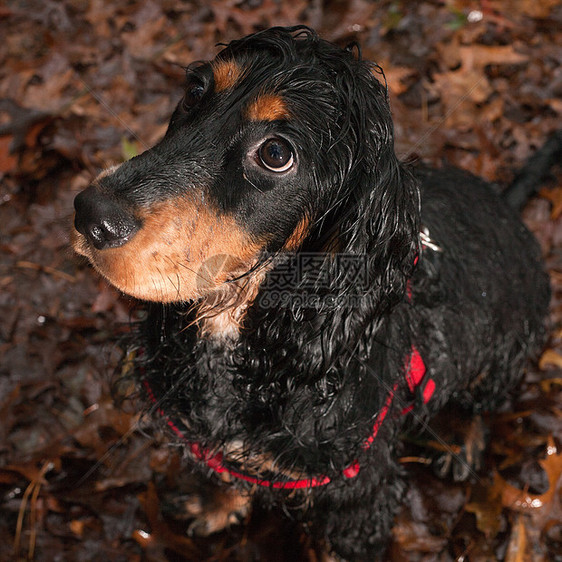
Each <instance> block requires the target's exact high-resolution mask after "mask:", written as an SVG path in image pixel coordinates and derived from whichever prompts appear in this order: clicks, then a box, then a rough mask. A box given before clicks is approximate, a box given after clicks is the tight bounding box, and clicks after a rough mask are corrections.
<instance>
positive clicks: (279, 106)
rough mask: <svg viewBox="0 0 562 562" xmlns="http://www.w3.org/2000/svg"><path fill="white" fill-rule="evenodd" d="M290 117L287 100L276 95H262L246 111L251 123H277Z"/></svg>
mask: <svg viewBox="0 0 562 562" xmlns="http://www.w3.org/2000/svg"><path fill="white" fill-rule="evenodd" d="M289 116H290V115H289V110H288V109H287V104H286V103H285V100H284V99H283V98H282V97H281V96H279V95H276V94H262V95H261V96H259V97H258V98H256V99H255V100H254V101H253V102H251V103H250V105H249V106H248V107H247V109H246V117H247V118H248V119H250V120H251V121H275V120H276V119H288V118H289Z"/></svg>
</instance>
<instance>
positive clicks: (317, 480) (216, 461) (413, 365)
mask: <svg viewBox="0 0 562 562" xmlns="http://www.w3.org/2000/svg"><path fill="white" fill-rule="evenodd" d="M425 373H426V369H425V364H424V362H423V359H422V358H421V355H420V354H419V352H418V350H417V349H416V348H415V347H412V351H411V353H410V356H409V357H408V359H407V361H406V365H405V376H406V382H407V384H408V388H409V389H410V391H411V392H412V393H413V392H414V391H415V390H416V388H417V387H419V386H420V385H421V383H422V381H423V380H424V377H425ZM144 387H145V389H146V392H147V394H148V397H149V399H150V401H151V402H152V403H153V404H157V403H158V399H157V398H156V396H155V395H154V392H153V391H152V388H151V387H150V383H149V382H148V381H146V380H145V381H144ZM397 388H398V382H396V383H395V384H394V386H393V387H392V388H391V389H390V390H389V392H388V395H387V397H386V399H385V401H384V405H383V407H382V408H381V410H380V412H379V413H378V415H377V417H376V419H375V423H374V425H373V429H372V431H371V434H370V435H369V437H367V439H366V440H365V441H364V442H363V444H362V448H363V449H364V450H366V449H369V447H370V446H371V445H372V444H373V442H374V440H375V438H376V436H377V434H378V432H379V429H380V428H381V426H382V423H383V422H384V420H385V418H386V416H387V414H388V412H389V410H390V407H391V405H392V402H393V400H394V395H395V393H396V390H397ZM434 392H435V382H434V381H433V379H428V380H427V382H426V384H425V388H424V389H423V392H422V399H423V402H424V404H426V403H427V402H428V401H429V399H430V398H431V396H432V395H433V393H434ZM413 408H414V405H413V404H410V405H409V406H407V407H405V408H404V409H403V410H402V415H406V414H407V413H409V412H411V411H412V410H413ZM158 413H159V414H160V415H161V416H163V417H164V418H165V419H166V422H167V424H168V426H169V427H170V428H171V429H172V431H173V432H174V433H175V434H176V435H177V436H178V437H180V438H181V439H183V440H184V441H186V443H187V445H188V446H189V449H190V451H191V453H192V454H193V456H194V457H195V458H197V459H198V460H200V461H203V462H205V463H206V464H207V466H208V467H209V468H211V469H213V470H214V471H215V472H217V473H219V474H220V473H227V474H229V475H230V476H232V477H234V478H238V479H240V480H245V481H246V482H250V483H252V484H257V485H259V486H266V487H268V488H277V489H285V490H296V489H302V488H315V487H318V486H325V485H326V484H328V483H329V482H330V481H331V479H330V477H329V476H317V477H313V478H300V479H294V480H291V479H284V480H274V479H273V478H269V479H268V478H260V477H258V476H252V475H249V474H244V473H243V472H240V471H237V470H235V469H232V468H230V467H228V466H226V464H225V463H224V460H223V455H222V453H220V452H219V453H214V454H213V453H212V452H210V451H209V450H208V449H203V448H202V447H201V446H200V445H199V443H192V442H190V441H189V440H188V439H187V438H186V437H185V435H184V434H183V432H182V430H181V429H180V428H179V426H178V424H177V423H175V422H174V421H173V420H172V419H171V418H170V417H169V416H168V415H167V414H166V413H165V412H164V411H163V410H162V409H161V408H158ZM360 470H361V466H360V465H359V462H358V461H357V460H355V461H353V462H352V463H351V464H350V465H349V466H348V467H346V468H345V469H344V470H343V471H342V473H343V475H344V476H345V477H346V478H354V477H355V476H357V475H358V474H359V471H360Z"/></svg>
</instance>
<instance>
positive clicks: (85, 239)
mask: <svg viewBox="0 0 562 562" xmlns="http://www.w3.org/2000/svg"><path fill="white" fill-rule="evenodd" d="M96 198H97V200H96ZM93 200H96V201H95V202H94V201H93ZM75 207H76V215H75V228H74V229H73V234H72V245H73V247H74V250H75V251H76V252H77V253H78V254H80V255H82V256H85V257H86V258H88V260H89V261H90V262H91V263H92V265H93V266H94V267H95V269H96V270H97V271H98V272H99V273H101V275H103V276H104V277H105V278H106V279H107V280H108V281H109V282H110V283H111V284H113V285H114V286H115V287H117V288H118V289H119V290H121V291H123V292H124V293H126V294H128V295H130V296H133V297H135V298H138V299H142V300H147V301H154V302H162V303H167V302H185V301H193V300H196V299H199V298H201V297H203V296H205V295H208V294H209V293H211V292H213V291H214V290H216V289H218V288H219V287H221V286H222V285H223V284H224V283H226V282H228V281H229V280H231V279H234V278H236V277H239V276H241V275H244V273H245V272H247V271H248V270H249V269H251V266H252V264H253V263H255V261H256V259H257V258H258V256H259V253H260V251H261V249H262V247H263V244H260V243H259V242H257V241H256V240H254V239H253V238H252V236H250V234H249V233H247V232H245V231H244V229H243V228H241V227H240V226H239V225H238V224H236V222H235V221H234V220H233V219H232V218H231V217H228V216H227V215H221V214H220V213H218V211H215V210H214V209H213V208H212V207H211V206H209V203H208V202H206V203H205V204H203V203H202V202H199V203H197V202H195V201H192V200H189V199H187V198H183V197H178V198H175V199H169V200H167V201H164V202H160V203H158V204H155V205H152V206H151V207H150V209H148V210H144V211H142V212H137V213H135V214H133V213H132V212H130V211H128V210H126V209H124V208H120V207H119V206H118V205H116V204H115V202H114V201H108V200H104V196H103V194H100V193H99V190H97V189H96V188H95V187H94V186H92V187H90V188H88V189H87V190H85V192H83V194H80V195H79V196H78V197H77V198H76V202H75Z"/></svg>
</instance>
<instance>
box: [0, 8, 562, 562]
mask: <svg viewBox="0 0 562 562" xmlns="http://www.w3.org/2000/svg"><path fill="white" fill-rule="evenodd" d="M296 23H304V24H308V25H310V26H312V27H314V28H315V29H317V30H318V31H319V32H320V34H321V35H322V36H323V37H324V38H326V39H329V40H332V41H335V42H337V43H339V44H341V45H345V44H347V43H348V42H351V41H354V40H357V41H359V42H360V44H361V45H362V50H363V56H364V57H365V58H368V59H370V60H374V61H376V62H377V63H379V64H380V65H381V66H382V67H383V68H384V70H385V73H386V78H387V80H388V84H389V87H390V92H391V100H392V109H393V113H394V117H395V123H396V141H397V147H396V148H397V153H398V154H399V155H400V156H401V157H402V158H404V159H418V160H423V161H425V162H428V163H430V164H433V165H437V166H439V165H442V164H443V163H448V164H453V165H456V166H460V167H462V168H465V169H467V170H470V171H471V172H473V173H476V174H478V175H481V176H483V177H485V178H486V179H488V180H490V181H494V182H497V183H499V184H500V185H507V183H509V181H510V180H511V179H512V178H513V176H514V174H515V172H516V170H517V169H518V168H519V167H520V166H521V165H522V164H523V163H524V162H525V160H526V159H527V158H528V157H529V156H530V155H531V154H532V153H533V152H534V151H535V150H536V149H537V148H539V147H540V146H541V144H542V143H543V142H544V141H545V140H546V138H547V137H548V135H549V133H551V132H552V131H554V130H556V129H559V128H562V118H561V114H562V47H561V45H562V6H561V5H560V4H559V2H556V1H553V0H544V1H541V2H537V1H536V0H505V1H500V0H481V1H476V0H474V1H470V2H461V1H456V0H443V1H437V0H434V1H427V2H406V1H388V0H384V1H380V2H370V1H368V0H332V1H328V2H321V1H320V0H316V1H312V2H308V1H305V0H295V1H294V2H282V1H280V0H279V1H277V0H212V1H210V2H207V1H204V0H191V1H183V2H182V1H181V0H173V1H172V0H162V1H159V2H158V1H156V0H129V1H128V2H105V1H103V0H79V1H76V2H75V1H71V0H64V1H56V0H43V1H39V0H35V1H34V0H7V1H6V2H4V3H3V4H2V5H1V6H0V36H1V37H2V38H3V39H2V41H1V42H0V180H1V186H0V318H1V321H0V559H1V560H38V561H53V560H65V561H66V560H80V561H86V560H109V561H120V560H150V561H160V560H189V561H204V560H214V561H226V560H229V561H231V560H232V561H266V562H270V561H271V562H277V561H278V562H283V561H285V562H289V561H290V562H298V561H301V560H302V561H315V560H320V559H321V554H320V553H317V552H315V551H314V548H312V546H311V545H310V542H309V540H308V538H307V535H306V533H305V532H304V531H303V530H302V528H301V527H300V526H299V525H298V524H297V523H295V522H292V521H291V520H290V519H287V518H284V517H282V514H280V513H277V512H276V511H271V512H261V513H259V514H257V515H254V516H253V517H250V519H249V520H248V521H246V522H245V524H244V525H242V526H239V527H233V528H232V529H230V530H228V531H226V532H224V533H221V534H218V535H215V536H213V537H211V538H209V539H192V538H189V537H188V536H187V535H186V534H185V524H182V523H181V522H178V521H175V520H173V519H172V518H171V517H169V516H164V515H162V510H161V507H162V505H161V504H162V501H163V500H162V498H163V497H165V495H166V493H167V492H169V491H173V490H174V489H175V487H176V486H178V485H179V482H178V480H179V476H178V475H179V474H183V473H185V470H182V469H181V463H182V461H181V455H180V454H179V452H178V450H177V449H176V448H174V447H171V446H169V444H167V443H166V441H165V438H163V437H162V436H160V435H156V436H154V435H151V434H150V427H149V426H148V425H147V424H145V423H143V422H142V420H139V417H138V415H136V414H135V413H134V412H131V411H129V410H122V409H119V408H117V406H115V405H114V403H113V400H112V398H111V395H110V381H111V375H112V373H113V371H114V369H115V368H116V365H117V362H118V360H119V357H120V350H119V348H118V344H117V343H116V342H117V341H118V337H119V334H120V332H122V331H123V330H126V329H127V326H128V323H129V318H130V314H131V311H132V310H133V309H134V307H135V305H134V303H132V302H131V301H130V300H129V299H126V298H124V297H122V296H121V295H119V294H118V293H117V292H116V291H115V290H114V289H113V288H111V287H109V286H108V285H107V284H106V283H105V282H104V281H103V280H101V279H100V278H99V276H98V275H97V274H96V273H95V272H93V270H92V269H91V268H90V267H88V266H87V265H86V264H85V263H83V262H82V261H80V260H79V259H77V258H76V257H75V256H74V255H73V253H72V251H71V249H70V246H69V231H70V227H71V222H72V212H73V207H72V202H73V198H74V197H75V195H76V194H77V193H78V192H79V191H80V190H81V189H83V188H84V187H86V186H87V185H88V183H89V182H90V181H91V179H92V178H93V177H95V175H96V174H97V173H98V172H99V171H100V170H101V169H103V168H105V167H108V166H110V165H113V164H116V163H119V162H122V161H123V160H125V159H127V158H129V157H131V156H133V155H135V154H137V153H139V152H142V151H143V150H144V149H145V148H147V147H149V146H151V145H152V144H154V143H155V142H156V141H157V140H158V139H159V137H161V136H162V134H163V133H164V131H165V129H166V125H167V121H168V119H169V116H170V115H171V113H172V111H173V108H174V106H175V104H176V103H177V100H178V99H179V98H180V97H181V95H182V81H183V76H184V70H183V67H182V65H183V66H185V65H187V64H188V63H189V62H191V61H194V60H200V59H209V58H212V57H213V56H214V54H215V53H216V52H217V47H216V46H215V45H216V43H218V42H223V43H224V42H228V41H230V40H232V39H235V38H238V37H240V36H242V35H244V34H247V33H251V32H253V31H256V30H258V29H262V28H264V27H268V26H271V25H293V24H296ZM561 179H562V173H561V170H560V168H559V169H558V170H555V171H554V174H553V177H552V178H551V180H550V181H549V182H547V183H546V184H545V186H544V188H543V189H542V190H541V192H540V193H539V194H538V195H537V196H536V197H534V198H533V199H532V201H530V202H529V204H528V205H527V207H526V209H525V211H524V220H525V221H526V224H527V225H528V226H529V228H530V229H531V230H532V231H533V232H534V233H535V234H536V236H537V238H538V239H539V241H540V244H541V247H542V251H543V254H544V258H545V261H546V264H547V267H548V269H549V272H550V274H551V280H552V287H553V298H552V304H551V311H550V320H551V322H550V326H551V328H550V329H551V335H550V339H549V342H548V346H547V348H546V350H545V352H544V354H543V355H542V357H541V358H540V361H539V362H538V363H537V364H536V365H534V366H532V367H531V368H529V370H528V373H527V375H526V378H525V381H524V382H523V383H522V385H521V387H520V389H519V392H518V394H517V397H516V399H515V400H514V402H513V404H512V405H511V408H510V409H506V410H505V411H503V412H500V413H498V414H496V415H494V416H490V417H488V418H486V423H487V424H488V427H489V428H490V435H491V438H490V450H489V453H488V455H487V458H486V465H485V466H484V467H483V469H482V471H481V472H480V473H479V477H478V478H475V479H473V480H471V481H468V482H464V483H455V482H452V481H450V480H447V479H439V478H437V477H436V476H435V475H434V470H432V467H431V466H429V463H430V460H431V458H432V457H433V456H435V454H436V451H435V450H433V449H432V444H431V443H426V444H425V445H424V446H423V447H421V448H420V447H418V448H417V449H416V451H417V452H416V454H415V455H408V456H405V457H404V458H403V459H402V460H403V463H404V466H405V468H406V470H407V471H408V474H409V479H408V480H409V490H408V492H407V498H406V501H405V502H404V508H403V510H402V512H401V513H400V515H399V517H398V520H397V523H396V525H395V529H394V534H393V543H392V545H391V548H390V551H389V555H388V557H389V560H393V561H414V560H428V561H429V560H439V561H448V560H459V561H460V560H471V561H474V560H508V561H510V562H516V561H526V560H539V561H543V560H544V561H551V560H562V508H561V504H562V502H561V494H562V454H561V453H560V446H562V323H561V320H562V300H561V298H562V217H561V215H562V182H561ZM506 282H508V280H506ZM453 430H454V429H453ZM447 437H454V436H446V435H444V438H447ZM182 525H183V527H182Z"/></svg>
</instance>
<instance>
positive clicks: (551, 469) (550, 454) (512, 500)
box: [496, 437, 562, 513]
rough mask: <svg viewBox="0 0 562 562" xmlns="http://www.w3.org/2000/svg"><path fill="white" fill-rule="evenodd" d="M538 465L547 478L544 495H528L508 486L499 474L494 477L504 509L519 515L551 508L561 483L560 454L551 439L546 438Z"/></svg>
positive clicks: (561, 463) (561, 457)
mask: <svg viewBox="0 0 562 562" xmlns="http://www.w3.org/2000/svg"><path fill="white" fill-rule="evenodd" d="M539 464H540V465H541V467H542V468H543V470H544V471H545V473H546V475H547V478H548V484H549V487H548V490H547V491H546V492H545V493H544V494H529V493H528V492H526V491H524V490H519V489H518V488H516V487H515V486H512V485H511V484H508V483H507V482H506V481H505V480H503V478H502V477H501V476H500V475H499V474H498V475H496V477H497V478H498V479H499V480H498V484H499V485H501V493H502V503H503V505H504V506H505V507H509V508H510V509H512V510H514V511H519V512H521V513H525V512H532V511H534V510H539V509H542V508H546V509H547V510H549V509H550V508H551V504H552V501H553V499H555V498H556V491H557V489H558V487H559V486H560V484H561V483H562V479H561V475H562V453H559V452H558V449H557V448H556V445H555V444H554V440H553V438H552V437H549V438H548V444H547V452H546V458H545V459H544V460H539Z"/></svg>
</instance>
